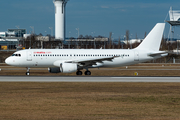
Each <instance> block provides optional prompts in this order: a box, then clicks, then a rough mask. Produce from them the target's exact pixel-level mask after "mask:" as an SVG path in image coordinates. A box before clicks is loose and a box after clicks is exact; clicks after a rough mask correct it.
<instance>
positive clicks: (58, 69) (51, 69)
mask: <svg viewBox="0 0 180 120" xmlns="http://www.w3.org/2000/svg"><path fill="white" fill-rule="evenodd" d="M48 71H49V72H50V73H60V72H61V71H60V68H48Z"/></svg>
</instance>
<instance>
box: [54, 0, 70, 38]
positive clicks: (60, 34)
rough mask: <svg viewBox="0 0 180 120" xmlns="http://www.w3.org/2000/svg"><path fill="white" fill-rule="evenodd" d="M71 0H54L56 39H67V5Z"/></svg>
mask: <svg viewBox="0 0 180 120" xmlns="http://www.w3.org/2000/svg"><path fill="white" fill-rule="evenodd" d="M68 1H69V0H54V1H53V2H54V6H55V39H58V40H65V7H66V4H67V2H68Z"/></svg>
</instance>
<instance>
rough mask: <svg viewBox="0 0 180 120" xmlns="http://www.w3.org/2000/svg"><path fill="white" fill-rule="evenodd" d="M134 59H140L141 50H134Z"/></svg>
mask: <svg viewBox="0 0 180 120" xmlns="http://www.w3.org/2000/svg"><path fill="white" fill-rule="evenodd" d="M134 61H139V52H138V51H134Z"/></svg>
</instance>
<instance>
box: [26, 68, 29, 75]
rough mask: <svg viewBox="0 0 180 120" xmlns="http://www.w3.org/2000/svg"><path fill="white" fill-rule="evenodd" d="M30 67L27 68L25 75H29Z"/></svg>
mask: <svg viewBox="0 0 180 120" xmlns="http://www.w3.org/2000/svg"><path fill="white" fill-rule="evenodd" d="M29 71H30V68H27V72H26V75H27V76H29V75H30V72H29Z"/></svg>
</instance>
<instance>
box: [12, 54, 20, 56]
mask: <svg viewBox="0 0 180 120" xmlns="http://www.w3.org/2000/svg"><path fill="white" fill-rule="evenodd" d="M12 56H16V57H21V54H13V55H12Z"/></svg>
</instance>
